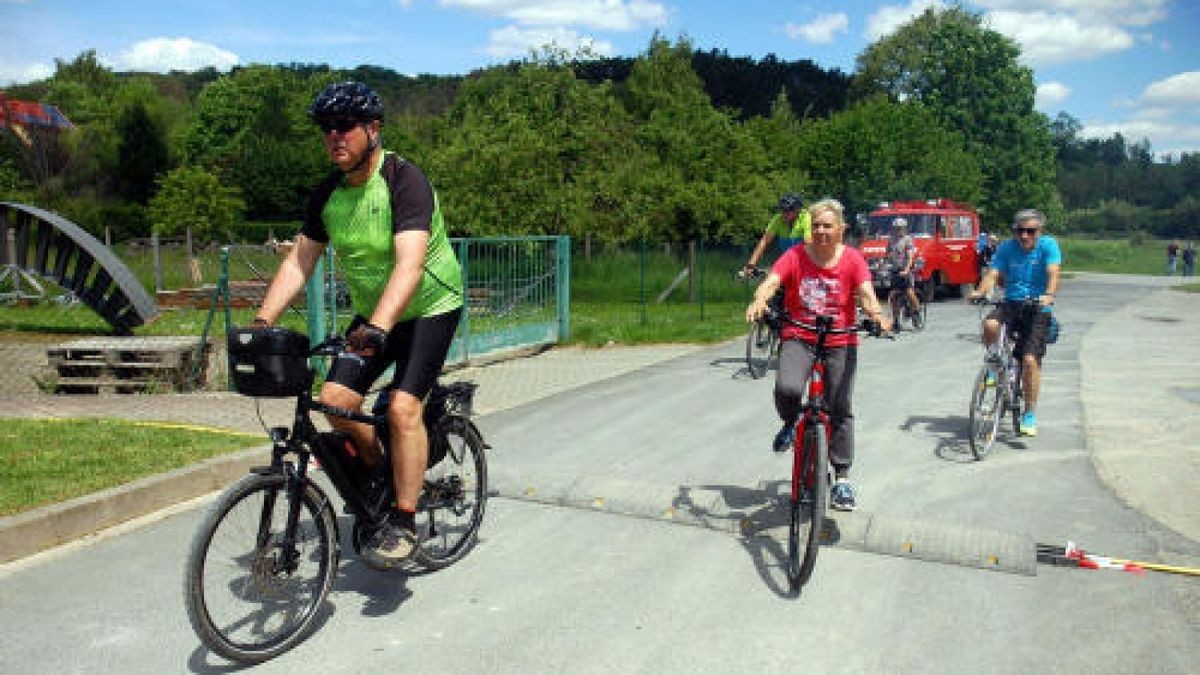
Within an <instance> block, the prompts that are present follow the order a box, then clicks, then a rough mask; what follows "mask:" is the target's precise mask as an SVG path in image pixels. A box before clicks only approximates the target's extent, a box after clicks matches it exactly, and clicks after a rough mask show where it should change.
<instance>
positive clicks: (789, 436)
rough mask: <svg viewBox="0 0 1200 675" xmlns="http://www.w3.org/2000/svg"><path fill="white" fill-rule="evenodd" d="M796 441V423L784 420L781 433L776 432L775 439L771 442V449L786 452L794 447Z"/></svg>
mask: <svg viewBox="0 0 1200 675" xmlns="http://www.w3.org/2000/svg"><path fill="white" fill-rule="evenodd" d="M795 442H796V423H795V422H784V423H783V428H781V429H780V430H779V433H777V434H775V440H774V441H773V442H772V443H771V449H772V450H774V451H775V452H786V451H787V450H790V449H791V448H792V445H793V444H794V443H795Z"/></svg>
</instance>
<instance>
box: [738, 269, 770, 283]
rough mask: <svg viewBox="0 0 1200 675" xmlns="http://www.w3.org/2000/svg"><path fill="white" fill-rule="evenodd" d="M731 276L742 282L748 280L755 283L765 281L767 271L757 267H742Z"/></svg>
mask: <svg viewBox="0 0 1200 675" xmlns="http://www.w3.org/2000/svg"><path fill="white" fill-rule="evenodd" d="M733 275H734V276H735V277H737V278H738V279H741V280H743V281H745V280H748V279H749V280H754V281H757V280H759V279H765V278H766V277H767V271H766V270H764V269H761V268H759V267H750V268H745V267H743V268H741V269H740V270H738V271H737V272H734V273H733Z"/></svg>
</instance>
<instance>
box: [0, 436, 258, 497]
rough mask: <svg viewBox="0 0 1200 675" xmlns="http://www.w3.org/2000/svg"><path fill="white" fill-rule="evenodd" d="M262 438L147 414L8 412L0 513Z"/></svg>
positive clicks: (0, 457) (1, 440) (0, 445)
mask: <svg viewBox="0 0 1200 675" xmlns="http://www.w3.org/2000/svg"><path fill="white" fill-rule="evenodd" d="M264 443H265V439H264V438H263V437H259V436H252V435H249V434H242V433H237V432H229V431H223V430H215V429H214V430H199V429H195V428H179V427H172V426H170V425H165V424H154V423H147V422H131V421H122V420H111V419H101V420H96V419H73V420H22V419H8V420H5V421H4V424H3V425H0V516H9V515H12V514H15V513H20V512H22V511H27V510H29V509H32V508H36V507H38V506H42V505H45V504H50V503H54V502H61V501H65V500H68V499H73V498H75V497H80V496H83V495H86V494H90V493H93V492H97V491H100V490H103V489H106V488H110V487H115V486H117V485H122V484H124V483H129V482H131V481H134V480H137V479H139V478H144V477H146V476H150V475H154V474H158V473H162V472H164V471H170V470H172V469H177V468H179V467H183V466H187V465H190V464H194V463H196V462H198V461H201V460H204V459H208V458H210V457H216V456H218V455H222V454H225V453H229V452H233V451H235V450H240V449H243V448H248V447H253V446H255V445H262V444H264Z"/></svg>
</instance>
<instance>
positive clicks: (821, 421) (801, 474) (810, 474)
mask: <svg viewBox="0 0 1200 675" xmlns="http://www.w3.org/2000/svg"><path fill="white" fill-rule="evenodd" d="M824 339H825V334H824V333H822V334H820V335H819V337H818V338H817V344H818V346H817V351H816V352H815V353H814V355H813V368H812V372H811V373H810V374H809V376H808V387H807V396H806V397H805V403H804V407H803V408H802V409H801V412H800V417H799V418H797V419H796V443H797V446H796V447H803V440H804V434H805V432H806V431H807V430H808V428H809V427H810V426H812V425H816V426H817V427H818V428H819V430H820V432H821V433H824V434H825V438H826V439H828V440H832V435H833V427H832V425H831V423H830V420H829V412H828V411H827V410H826V409H825V358H826V357H827V356H828V354H827V353H826V348H825V346H824ZM813 464H815V458H813V457H812V456H810V455H808V454H807V453H804V452H793V453H792V485H791V488H792V492H791V497H792V501H793V502H795V501H798V500H799V499H800V494H801V489H802V488H812V487H813V484H814V483H815V482H816V480H815V476H816V473H815V472H816V471H824V470H825V467H818V466H813Z"/></svg>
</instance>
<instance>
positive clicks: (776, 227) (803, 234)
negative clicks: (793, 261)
mask: <svg viewBox="0 0 1200 675" xmlns="http://www.w3.org/2000/svg"><path fill="white" fill-rule="evenodd" d="M811 238H812V216H811V215H809V213H808V209H805V208H804V200H803V199H800V196H799V195H796V194H792V193H790V192H789V193H788V194H785V195H784V196H782V197H780V198H779V213H776V214H775V215H774V216H773V217H772V218H771V220H770V222H768V223H767V230H766V232H763V235H762V238H761V239H759V240H758V245H757V246H755V247H754V252H753V253H751V254H750V259H749V260H748V261H746V264H745V266H744V267H742V274H743V275H745V274H748V273H749V272H751V271H753V270H754V269H755V268H756V267H757V266H758V261H759V260H761V259H762V257H763V254H764V253H766V252H767V246H770V245H771V240H772V239H779V253H780V254H783V253H784V252H786V251H787V250H788V249H789V248H791V247H793V246H795V245H796V244H803V243H804V242H806V241H808V240H809V239H811Z"/></svg>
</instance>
